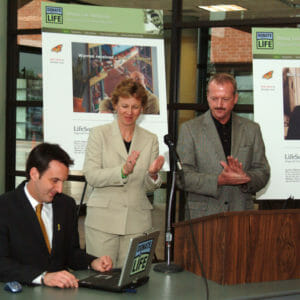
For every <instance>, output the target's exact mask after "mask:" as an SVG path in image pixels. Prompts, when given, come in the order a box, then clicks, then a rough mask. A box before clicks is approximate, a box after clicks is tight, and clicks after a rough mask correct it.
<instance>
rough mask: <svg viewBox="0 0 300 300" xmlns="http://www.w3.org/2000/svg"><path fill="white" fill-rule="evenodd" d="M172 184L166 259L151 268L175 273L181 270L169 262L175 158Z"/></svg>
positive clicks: (171, 237)
mask: <svg viewBox="0 0 300 300" xmlns="http://www.w3.org/2000/svg"><path fill="white" fill-rule="evenodd" d="M172 169H173V170H172V185H171V191H170V197H169V207H168V216H167V218H168V219H167V230H166V236H165V241H166V248H167V259H166V262H165V263H159V264H156V265H155V266H154V268H153V270H154V271H156V272H161V273H177V272H181V271H183V268H182V267H180V266H178V265H176V264H171V247H172V241H173V235H172V231H171V229H172V228H171V212H172V203H173V199H174V191H175V182H176V160H175V159H173V168H172Z"/></svg>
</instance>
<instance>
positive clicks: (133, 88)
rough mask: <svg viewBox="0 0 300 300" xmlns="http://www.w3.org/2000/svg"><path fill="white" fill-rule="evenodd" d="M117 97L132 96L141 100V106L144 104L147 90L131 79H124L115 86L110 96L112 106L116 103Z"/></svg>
mask: <svg viewBox="0 0 300 300" xmlns="http://www.w3.org/2000/svg"><path fill="white" fill-rule="evenodd" d="M119 97H122V98H130V97H134V98H136V99H138V100H140V101H141V104H142V107H145V106H146V103H147V98H148V96H147V91H146V89H145V88H144V87H143V85H141V84H140V83H138V82H136V81H134V80H133V79H125V80H123V81H121V82H120V83H119V84H118V85H117V86H116V87H115V89H114V91H113V93H112V97H111V102H112V104H113V106H115V105H117V104H118V102H119Z"/></svg>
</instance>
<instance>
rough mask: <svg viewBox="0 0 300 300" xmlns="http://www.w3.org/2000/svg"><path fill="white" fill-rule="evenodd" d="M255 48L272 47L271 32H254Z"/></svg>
mask: <svg viewBox="0 0 300 300" xmlns="http://www.w3.org/2000/svg"><path fill="white" fill-rule="evenodd" d="M256 48H257V49H274V38H273V32H256Z"/></svg>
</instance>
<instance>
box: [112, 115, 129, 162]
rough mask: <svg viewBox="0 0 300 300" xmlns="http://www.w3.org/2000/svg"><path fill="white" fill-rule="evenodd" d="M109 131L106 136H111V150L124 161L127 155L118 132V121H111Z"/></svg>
mask: <svg viewBox="0 0 300 300" xmlns="http://www.w3.org/2000/svg"><path fill="white" fill-rule="evenodd" d="M109 129H111V132H108V134H110V135H111V136H112V138H111V142H112V144H113V148H114V149H115V150H116V152H118V153H119V154H120V155H121V156H122V157H123V158H124V159H125V160H126V159H127V156H128V154H127V150H126V147H125V144H124V141H123V138H122V135H121V132H120V128H119V124H118V121H117V120H115V121H113V122H112V123H111V126H110V127H109Z"/></svg>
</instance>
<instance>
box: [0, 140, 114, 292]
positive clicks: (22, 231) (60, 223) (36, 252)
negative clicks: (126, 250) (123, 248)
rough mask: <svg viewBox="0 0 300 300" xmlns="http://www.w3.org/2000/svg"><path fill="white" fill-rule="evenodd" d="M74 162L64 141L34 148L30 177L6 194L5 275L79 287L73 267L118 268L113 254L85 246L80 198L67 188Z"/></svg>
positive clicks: (0, 231) (1, 221) (2, 204)
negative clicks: (79, 225)
mask: <svg viewBox="0 0 300 300" xmlns="http://www.w3.org/2000/svg"><path fill="white" fill-rule="evenodd" d="M72 163H73V161H72V160H71V159H70V157H69V155H68V154H67V153H66V152H65V151H64V150H63V149H62V148H60V147H59V146H58V145H55V144H48V143H42V144H40V145H38V146H37V147H35V148H34V149H33V150H32V151H31V152H30V154H29V157H28V160H27V163H26V176H27V179H28V181H24V182H23V183H22V184H20V185H19V186H18V187H17V189H16V190H14V191H12V192H9V193H6V194H4V195H2V196H1V197H0V281H14V280H16V281H19V282H21V283H25V284H44V285H47V286H53V287H60V288H76V287H78V280H77V278H76V277H75V276H74V275H73V274H71V273H70V272H69V271H68V269H69V268H71V269H73V270H78V269H87V268H89V267H90V268H92V269H94V270H96V271H107V270H110V269H111V268H112V261H111V258H110V257H109V256H102V257H100V258H96V257H94V256H91V255H88V254H86V253H85V251H83V250H81V249H80V246H79V236H78V228H77V216H76V205H75V201H74V199H72V198H70V197H68V196H67V195H64V194H62V189H63V182H64V181H65V180H67V178H68V173H69V165H71V164H72Z"/></svg>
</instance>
